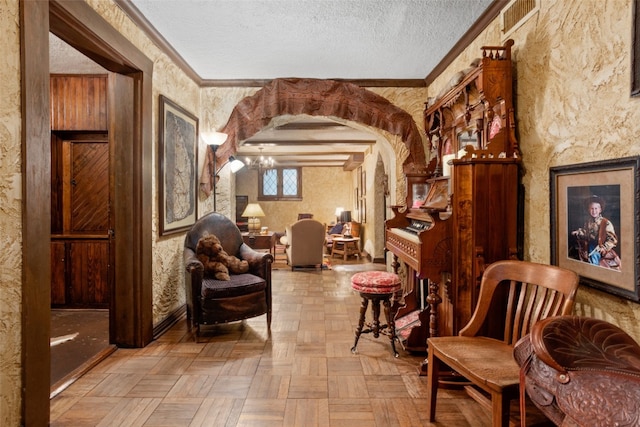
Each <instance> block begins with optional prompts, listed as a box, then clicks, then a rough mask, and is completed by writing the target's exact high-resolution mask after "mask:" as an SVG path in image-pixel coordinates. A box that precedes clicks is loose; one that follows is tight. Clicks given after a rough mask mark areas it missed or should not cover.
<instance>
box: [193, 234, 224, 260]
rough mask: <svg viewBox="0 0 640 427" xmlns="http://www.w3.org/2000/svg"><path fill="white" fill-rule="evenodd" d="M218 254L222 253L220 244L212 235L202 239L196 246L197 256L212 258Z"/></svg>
mask: <svg viewBox="0 0 640 427" xmlns="http://www.w3.org/2000/svg"><path fill="white" fill-rule="evenodd" d="M220 252H222V243H220V239H218V237H217V236H216V235H214V234H209V235H208V236H204V237H202V238H201V239H200V240H199V241H198V245H197V246H196V253H197V254H203V255H207V256H210V257H213V256H216V255H218V254H219V253H220Z"/></svg>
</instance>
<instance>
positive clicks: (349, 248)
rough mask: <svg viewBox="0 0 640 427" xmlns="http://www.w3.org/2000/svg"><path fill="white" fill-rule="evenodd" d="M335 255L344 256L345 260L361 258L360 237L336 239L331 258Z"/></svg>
mask: <svg viewBox="0 0 640 427" xmlns="http://www.w3.org/2000/svg"><path fill="white" fill-rule="evenodd" d="M334 255H342V259H343V260H345V261H346V260H347V258H348V257H349V256H351V255H355V256H356V257H358V258H360V238H359V237H334V238H333V245H332V246H331V258H333V256H334Z"/></svg>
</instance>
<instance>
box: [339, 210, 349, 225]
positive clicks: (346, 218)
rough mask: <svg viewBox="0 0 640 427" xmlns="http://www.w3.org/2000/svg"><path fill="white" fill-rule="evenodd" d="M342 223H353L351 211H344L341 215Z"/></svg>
mask: <svg viewBox="0 0 640 427" xmlns="http://www.w3.org/2000/svg"><path fill="white" fill-rule="evenodd" d="M340 222H351V211H342V213H341V214H340Z"/></svg>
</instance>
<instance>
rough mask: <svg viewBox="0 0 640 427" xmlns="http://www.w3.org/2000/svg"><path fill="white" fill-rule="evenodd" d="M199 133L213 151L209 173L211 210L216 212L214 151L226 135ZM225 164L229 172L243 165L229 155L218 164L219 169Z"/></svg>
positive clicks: (234, 171)
mask: <svg viewBox="0 0 640 427" xmlns="http://www.w3.org/2000/svg"><path fill="white" fill-rule="evenodd" d="M201 135H202V139H204V142H206V143H207V145H208V146H209V147H211V150H212V151H213V170H212V171H210V173H211V180H212V181H213V211H214V212H217V211H218V207H217V206H216V186H217V185H218V178H219V176H218V166H217V164H216V163H217V157H216V151H218V148H219V147H220V146H221V145H222V144H223V143H224V142H225V141H226V140H227V137H228V135H227V134H226V133H222V132H202V133H201ZM227 164H229V167H230V168H231V172H233V173H236V172H238V171H239V170H240V169H242V168H243V167H244V163H242V162H241V161H240V160H237V159H236V158H235V157H233V156H229V159H228V160H227V161H226V162H225V163H223V164H222V165H221V166H220V169H222V168H223V167H225V166H226V165H227Z"/></svg>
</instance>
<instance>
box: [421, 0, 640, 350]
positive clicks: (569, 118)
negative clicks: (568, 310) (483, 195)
mask: <svg viewBox="0 0 640 427" xmlns="http://www.w3.org/2000/svg"><path fill="white" fill-rule="evenodd" d="M540 6H541V9H540V11H539V13H538V14H537V15H536V16H534V17H533V18H532V19H530V20H529V21H528V22H527V23H526V24H525V25H524V26H523V27H521V28H519V29H518V30H517V31H516V32H515V33H514V34H513V35H512V36H511V38H513V39H514V41H515V46H514V60H515V72H516V73H515V75H516V77H517V97H516V101H517V106H516V114H517V123H518V128H517V131H518V140H519V143H520V148H521V151H522V158H523V171H524V175H523V180H522V181H523V184H524V186H525V254H524V256H525V259H528V260H531V261H536V262H542V263H549V262H550V241H551V238H550V234H549V229H550V212H549V168H550V167H553V166H560V165H569V164H576V163H582V162H589V161H597V160H605V159H615V158H620V157H626V156H633V155H638V154H640V144H639V143H638V135H639V134H640V99H638V98H630V96H629V93H630V75H631V54H630V51H631V36H632V1H631V0H606V1H602V0H562V1H543V2H540ZM499 37H500V34H499V24H498V22H494V23H493V24H492V25H491V26H490V27H489V28H488V29H487V30H486V31H485V32H484V33H483V34H482V35H481V36H480V37H478V39H477V40H476V41H475V42H474V43H473V44H472V45H471V46H470V47H469V48H467V49H466V50H465V52H464V53H463V54H462V55H460V57H459V58H458V59H457V60H456V61H455V63H454V64H452V66H451V67H449V68H448V69H447V70H446V72H445V73H443V75H442V76H440V78H438V79H437V80H436V81H435V82H434V83H433V84H432V85H431V87H430V88H429V94H430V96H434V94H437V93H438V91H439V90H440V89H441V88H442V87H443V86H444V85H446V82H447V81H448V80H449V79H450V78H451V76H452V74H453V73H454V72H455V71H457V70H460V69H463V68H465V67H466V66H468V64H469V63H470V62H471V59H472V58H474V57H476V56H479V52H480V46H482V45H496V44H501V43H500V39H499ZM629 184H630V185H631V183H629ZM629 262H631V260H629ZM577 299H578V304H577V306H576V310H575V311H576V313H577V314H581V315H587V316H592V317H597V318H601V319H605V320H608V321H610V322H612V323H615V324H618V325H620V326H621V327H622V328H623V329H624V330H626V331H627V332H629V333H630V334H631V335H632V336H634V338H636V339H640V322H638V320H639V318H640V306H639V305H638V304H637V303H634V302H631V301H628V300H625V299H622V298H618V297H615V296H612V295H610V294H607V293H603V292H600V291H597V290H594V289H592V288H589V287H587V286H581V287H580V290H579V291H578V297H577Z"/></svg>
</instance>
